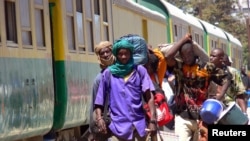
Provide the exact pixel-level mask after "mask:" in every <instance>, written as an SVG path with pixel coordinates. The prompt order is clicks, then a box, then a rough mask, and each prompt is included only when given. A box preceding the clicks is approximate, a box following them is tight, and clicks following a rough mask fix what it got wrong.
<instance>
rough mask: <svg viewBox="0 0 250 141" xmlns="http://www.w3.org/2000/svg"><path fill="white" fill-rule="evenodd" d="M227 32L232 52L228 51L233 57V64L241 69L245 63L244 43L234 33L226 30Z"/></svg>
mask: <svg viewBox="0 0 250 141" xmlns="http://www.w3.org/2000/svg"><path fill="white" fill-rule="evenodd" d="M225 34H226V35H227V36H228V41H229V42H228V47H229V48H230V52H229V53H228V54H229V56H230V57H231V59H232V61H233V63H232V66H233V67H235V68H237V69H240V68H241V65H242V64H243V62H242V59H243V57H242V52H243V49H242V44H241V42H240V41H239V40H238V39H237V38H235V37H234V36H233V35H232V34H230V33H228V32H226V31H225Z"/></svg>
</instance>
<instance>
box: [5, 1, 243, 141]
mask: <svg viewBox="0 0 250 141" xmlns="http://www.w3.org/2000/svg"><path fill="white" fill-rule="evenodd" d="M176 11H177V12H176ZM190 16H191V15H187V14H186V13H183V12H182V11H181V10H180V9H178V8H176V7H174V6H173V5H171V4H169V3H167V2H165V1H164V0H154V1H148V0H139V1H138V0H84V1H83V0H34V1H30V0H0V65H1V68H0V105H1V108H0V123H1V124H0V140H8V141H42V140H43V137H49V138H45V140H46V139H48V140H50V138H52V139H55V138H57V139H58V140H67V141H68V140H70V139H74V138H78V137H79V136H80V134H82V133H84V132H85V131H87V128H88V126H89V114H90V112H89V110H90V104H91V102H92V101H91V89H92V83H93V80H94V78H95V76H96V74H97V73H98V72H99V71H100V68H99V65H98V61H97V57H96V56H95V53H94V46H95V45H96V44H97V43H99V42H100V41H102V40H109V41H111V42H113V41H115V40H116V39H118V38H119V37H121V36H123V35H125V34H131V33H132V34H138V35H140V36H142V37H144V38H145V40H146V41H147V43H149V44H151V45H152V46H153V47H155V46H156V45H157V44H159V43H166V42H168V43H172V42H174V41H177V40H178V39H180V38H181V37H182V36H184V35H185V34H186V33H187V32H190V33H192V35H193V36H194V39H195V40H196V41H197V42H198V43H200V44H201V45H202V40H201V42H200V39H202V35H203V38H207V37H205V36H204V35H205V32H204V33H202V29H201V27H200V25H199V24H198V23H197V21H195V20H196V19H195V18H194V19H193V18H192V17H190ZM186 19H190V20H189V21H186ZM208 30H209V32H211V31H210V29H208ZM216 32H217V31H216ZM196 34H198V35H196ZM227 34H229V33H227ZM227 34H226V35H227ZM208 35H209V34H208ZM218 35H221V34H220V33H219V34H218ZM196 36H199V38H198V37H196ZM211 36H212V34H211ZM213 36H214V35H213ZM228 38H229V40H230V43H228V47H229V48H233V49H232V51H231V50H230V54H231V56H232V58H233V60H234V62H236V63H234V65H236V66H239V65H240V63H237V61H238V62H239V61H240V58H237V57H242V52H241V51H242V48H241V44H240V42H239V40H237V39H236V38H234V37H233V36H232V35H228ZM211 39H212V38H211ZM221 39H223V40H221ZM224 39H225V38H224V37H220V39H218V38H217V36H216V37H215V38H214V40H215V41H217V42H218V43H219V42H220V43H222V42H223V43H224ZM215 41H214V42H215ZM203 44H204V46H203V47H204V48H205V49H208V45H209V44H208V43H205V41H204V43H203ZM227 50H229V49H227ZM207 51H208V50H207ZM237 59H238V60H237ZM47 133H49V134H47ZM44 135H46V136H44ZM47 135H51V136H47Z"/></svg>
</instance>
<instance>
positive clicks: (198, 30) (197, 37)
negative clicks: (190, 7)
mask: <svg viewBox="0 0 250 141" xmlns="http://www.w3.org/2000/svg"><path fill="white" fill-rule="evenodd" d="M185 14H186V19H187V21H188V23H189V33H190V34H191V35H192V37H193V40H194V41H196V42H197V43H198V44H199V45H200V46H201V47H202V48H203V49H205V45H204V28H203V26H202V24H201V23H200V22H199V20H198V19H197V18H196V17H194V16H192V15H190V14H188V13H185Z"/></svg>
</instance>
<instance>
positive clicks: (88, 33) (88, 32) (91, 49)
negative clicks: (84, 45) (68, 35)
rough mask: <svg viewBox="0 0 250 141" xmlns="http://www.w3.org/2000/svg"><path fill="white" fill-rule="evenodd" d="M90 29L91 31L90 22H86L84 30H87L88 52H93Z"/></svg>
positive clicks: (91, 31)
mask: <svg viewBox="0 0 250 141" xmlns="http://www.w3.org/2000/svg"><path fill="white" fill-rule="evenodd" d="M92 29H93V26H92V22H91V21H88V22H87V28H86V30H87V35H88V36H87V38H88V50H89V51H90V52H94V47H93V45H94V40H93V30H92Z"/></svg>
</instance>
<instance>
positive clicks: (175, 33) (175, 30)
mask: <svg viewBox="0 0 250 141" xmlns="http://www.w3.org/2000/svg"><path fill="white" fill-rule="evenodd" d="M177 34H178V32H177V25H176V24H175V25H174V36H176V37H177Z"/></svg>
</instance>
